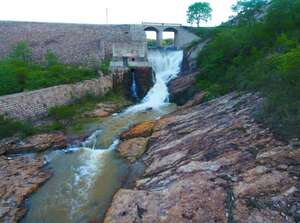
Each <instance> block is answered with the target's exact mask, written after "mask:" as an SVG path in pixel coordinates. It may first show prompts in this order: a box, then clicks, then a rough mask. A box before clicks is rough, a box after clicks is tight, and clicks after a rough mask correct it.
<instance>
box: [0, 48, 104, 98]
mask: <svg viewBox="0 0 300 223" xmlns="http://www.w3.org/2000/svg"><path fill="white" fill-rule="evenodd" d="M30 58H31V51H30V49H29V48H28V46H27V45H26V43H24V42H21V43H19V44H17V45H16V46H14V47H13V49H12V53H11V55H10V57H9V58H3V59H1V60H0V83H1V85H0V95H5V94H11V93H17V92H21V91H23V90H35V89H39V88H45V87H51V86H54V85H60V84H69V83H75V82H78V81H82V80H87V79H91V78H95V77H97V71H95V70H93V69H90V68H82V67H77V66H71V65H66V64H60V63H59V61H58V59H57V57H56V56H55V54H54V53H53V52H52V51H51V50H48V51H47V53H46V54H45V56H44V65H42V64H37V63H34V62H32V61H31V59H30ZM107 63H108V62H107ZM107 67H108V65H107V64H106V65H105V66H104V65H103V70H104V69H106V70H108V68H107ZM106 70H105V72H106ZM2 83H4V84H2Z"/></svg>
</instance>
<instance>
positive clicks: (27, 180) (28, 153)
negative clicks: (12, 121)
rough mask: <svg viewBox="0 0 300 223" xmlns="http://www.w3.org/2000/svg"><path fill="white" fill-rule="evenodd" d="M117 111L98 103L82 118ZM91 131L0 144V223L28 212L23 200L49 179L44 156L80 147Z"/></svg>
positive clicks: (13, 138) (49, 172)
mask: <svg viewBox="0 0 300 223" xmlns="http://www.w3.org/2000/svg"><path fill="white" fill-rule="evenodd" d="M120 109H122V106H118V105H117V104H114V103H99V104H97V105H96V106H95V109H94V110H93V111H89V112H86V113H84V114H83V115H82V116H83V117H89V118H90V117H93V118H104V117H108V116H110V115H112V114H113V113H115V112H117V111H119V110H120ZM97 122H101V120H99V119H97ZM95 128H96V126H95ZM93 131H95V129H94V128H92V129H87V130H85V131H84V132H83V133H80V134H73V133H72V134H69V135H68V133H65V132H62V131H58V132H50V133H43V134H35V135H32V136H29V137H25V138H21V137H20V136H14V137H10V138H5V139H2V140H0V179H1V181H0V222H5V223H6V222H7V223H11V222H18V221H19V220H20V219H21V218H22V217H23V216H24V215H25V213H26V211H27V209H26V207H25V205H24V201H25V199H26V198H28V197H29V196H30V195H31V194H32V193H33V192H35V191H37V190H38V188H39V186H40V185H41V184H43V183H44V182H45V181H47V180H48V179H49V178H50V177H51V175H52V172H51V171H50V170H48V168H47V162H46V160H45V159H44V155H43V152H45V151H48V150H55V149H65V148H66V147H67V146H68V145H70V144H71V145H74V144H81V143H82V141H83V140H84V139H85V138H87V137H88V136H89V135H90V134H91V132H93Z"/></svg>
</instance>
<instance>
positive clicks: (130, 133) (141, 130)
mask: <svg viewBox="0 0 300 223" xmlns="http://www.w3.org/2000/svg"><path fill="white" fill-rule="evenodd" d="M155 124H156V121H146V122H143V123H140V124H136V125H134V126H132V127H131V128H130V129H129V130H127V131H125V132H123V133H122V134H121V136H120V138H121V139H123V140H124V139H132V138H137V137H149V136H150V135H151V134H152V132H153V128H154V126H155Z"/></svg>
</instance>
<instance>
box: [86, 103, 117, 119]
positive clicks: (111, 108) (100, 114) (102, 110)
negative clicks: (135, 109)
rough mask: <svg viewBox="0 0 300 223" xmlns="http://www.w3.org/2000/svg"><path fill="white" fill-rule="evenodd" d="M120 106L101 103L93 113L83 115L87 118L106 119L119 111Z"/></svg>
mask: <svg viewBox="0 0 300 223" xmlns="http://www.w3.org/2000/svg"><path fill="white" fill-rule="evenodd" d="M119 109H120V108H119V106H118V105H117V104H113V103H99V104H97V106H96V108H95V109H94V110H93V111H89V112H85V113H83V116H84V117H86V118H104V117H108V116H110V115H111V114H113V113H115V112H117V111H118V110H119Z"/></svg>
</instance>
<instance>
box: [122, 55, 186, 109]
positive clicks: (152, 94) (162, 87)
mask: <svg viewBox="0 0 300 223" xmlns="http://www.w3.org/2000/svg"><path fill="white" fill-rule="evenodd" d="M182 59H183V51H182V50H165V49H153V50H149V52H148V60H149V62H150V64H151V66H152V68H153V70H154V72H155V77H156V82H155V84H154V86H153V87H152V88H151V89H150V91H149V92H148V93H147V95H146V96H145V97H144V99H143V100H142V102H141V103H140V104H137V105H135V106H132V107H130V108H128V109H127V110H126V112H139V111H143V110H147V109H154V110H157V109H159V108H160V107H161V106H163V105H165V104H166V103H168V102H169V101H168V100H169V92H168V86H167V84H168V82H169V81H170V80H172V79H174V78H175V77H176V76H177V74H178V73H179V72H180V68H181V63H182Z"/></svg>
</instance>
